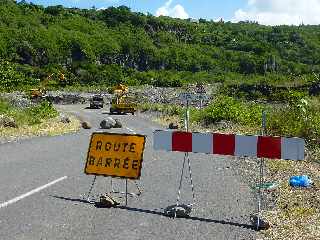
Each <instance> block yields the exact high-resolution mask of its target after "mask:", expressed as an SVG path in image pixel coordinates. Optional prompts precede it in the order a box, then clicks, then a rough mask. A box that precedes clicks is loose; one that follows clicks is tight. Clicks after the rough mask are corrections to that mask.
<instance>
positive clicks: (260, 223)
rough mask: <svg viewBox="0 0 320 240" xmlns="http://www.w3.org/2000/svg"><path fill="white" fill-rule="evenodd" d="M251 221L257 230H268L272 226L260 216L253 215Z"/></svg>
mask: <svg viewBox="0 0 320 240" xmlns="http://www.w3.org/2000/svg"><path fill="white" fill-rule="evenodd" d="M251 222H252V225H253V227H254V228H255V229H256V230H257V231H262V230H268V229H269V228H270V224H269V223H268V222H267V221H266V220H263V219H262V218H258V216H251Z"/></svg>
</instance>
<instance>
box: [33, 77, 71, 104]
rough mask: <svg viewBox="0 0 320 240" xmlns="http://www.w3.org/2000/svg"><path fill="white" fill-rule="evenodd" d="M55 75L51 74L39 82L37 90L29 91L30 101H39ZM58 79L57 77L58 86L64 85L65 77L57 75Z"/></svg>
mask: <svg viewBox="0 0 320 240" xmlns="http://www.w3.org/2000/svg"><path fill="white" fill-rule="evenodd" d="M54 75H56V73H52V74H50V75H49V76H48V77H47V78H46V79H45V80H43V81H41V83H40V85H39V87H38V88H32V89H30V96H31V99H33V100H38V99H41V98H42V97H43V96H44V95H45V94H46V91H47V85H48V83H49V81H50V80H51V79H52V77H53V76H54ZM58 77H59V81H60V82H59V84H60V85H65V76H64V74H63V73H62V72H59V73H58Z"/></svg>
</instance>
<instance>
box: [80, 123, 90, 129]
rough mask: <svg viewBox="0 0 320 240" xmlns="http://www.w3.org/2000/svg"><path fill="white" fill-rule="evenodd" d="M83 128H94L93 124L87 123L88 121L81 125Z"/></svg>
mask: <svg viewBox="0 0 320 240" xmlns="http://www.w3.org/2000/svg"><path fill="white" fill-rule="evenodd" d="M81 126H82V128H84V129H91V128H92V126H91V124H90V123H89V122H86V121H83V122H82V123H81Z"/></svg>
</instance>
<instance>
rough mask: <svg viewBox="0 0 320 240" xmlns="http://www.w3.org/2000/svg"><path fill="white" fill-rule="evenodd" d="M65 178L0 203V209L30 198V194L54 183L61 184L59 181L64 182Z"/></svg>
mask: <svg viewBox="0 0 320 240" xmlns="http://www.w3.org/2000/svg"><path fill="white" fill-rule="evenodd" d="M67 177H68V176H64V177H61V178H58V179H57V180H54V181H52V182H50V183H48V184H46V185H43V186H41V187H38V188H36V189H33V190H31V191H30V192H27V193H25V194H22V195H20V196H18V197H16V198H13V199H11V200H9V201H7V202H4V203H1V204H0V208H4V207H7V206H8V205H10V204H13V203H16V202H18V201H20V200H22V199H24V198H26V197H29V196H31V195H32V194H35V193H37V192H40V191H41V190H43V189H45V188H48V187H50V186H52V185H54V184H56V183H58V182H61V181H63V180H65V179H66V178H67Z"/></svg>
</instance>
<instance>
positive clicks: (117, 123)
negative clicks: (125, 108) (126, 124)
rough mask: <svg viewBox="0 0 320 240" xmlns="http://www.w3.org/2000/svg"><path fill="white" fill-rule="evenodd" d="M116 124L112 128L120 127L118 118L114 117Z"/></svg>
mask: <svg viewBox="0 0 320 240" xmlns="http://www.w3.org/2000/svg"><path fill="white" fill-rule="evenodd" d="M115 121H116V124H115V125H114V126H113V127H114V128H122V123H121V122H120V120H119V119H115Z"/></svg>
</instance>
